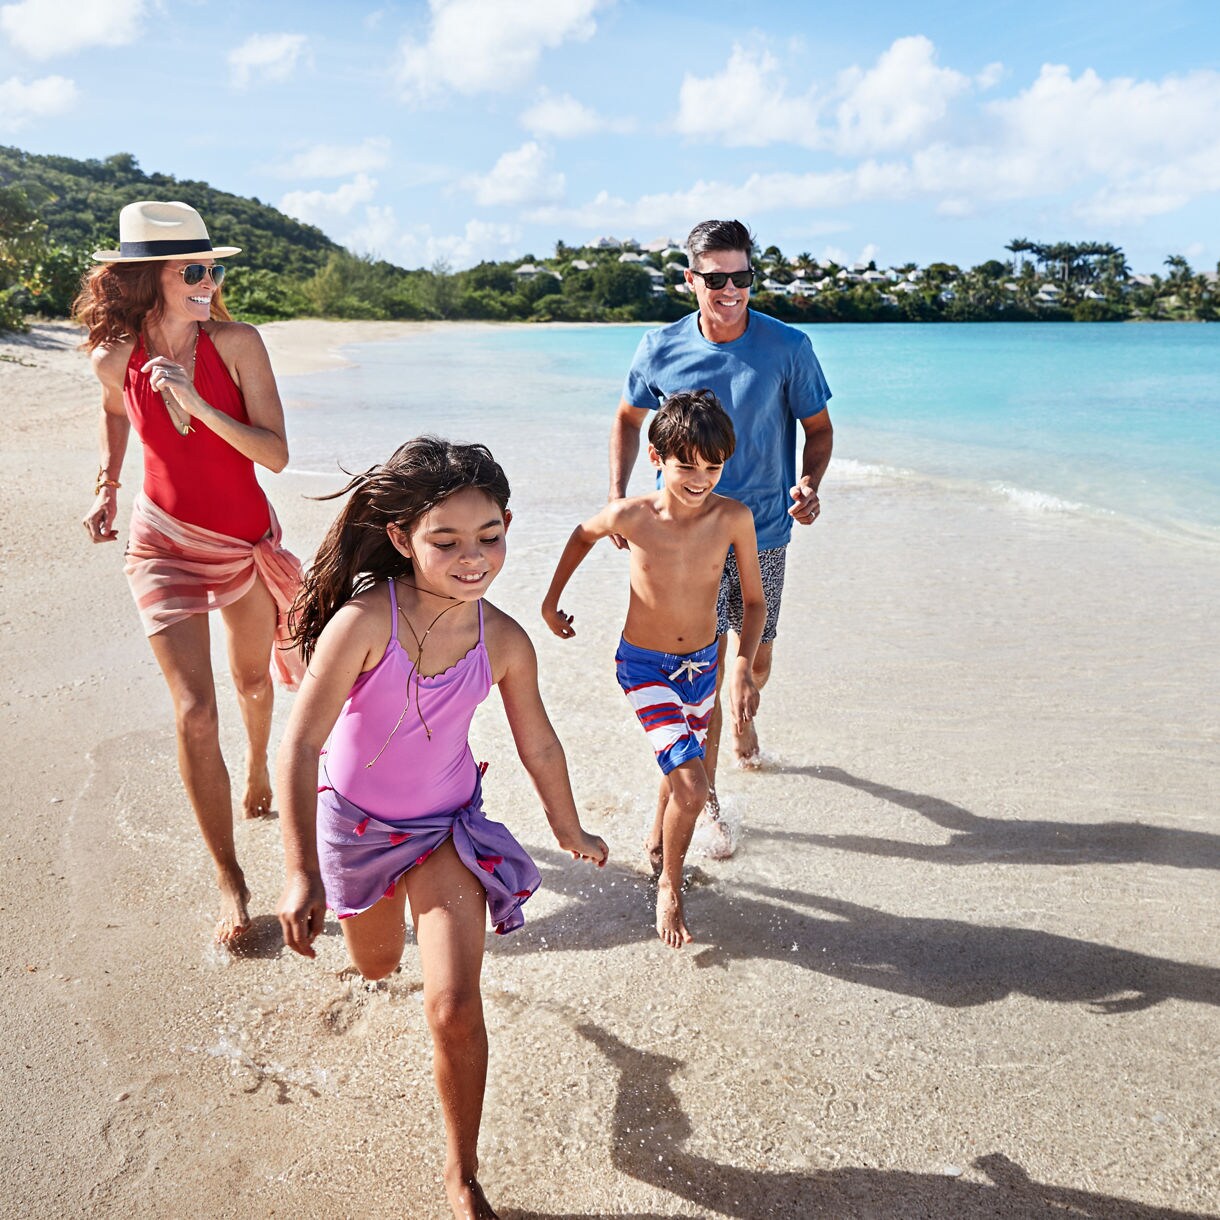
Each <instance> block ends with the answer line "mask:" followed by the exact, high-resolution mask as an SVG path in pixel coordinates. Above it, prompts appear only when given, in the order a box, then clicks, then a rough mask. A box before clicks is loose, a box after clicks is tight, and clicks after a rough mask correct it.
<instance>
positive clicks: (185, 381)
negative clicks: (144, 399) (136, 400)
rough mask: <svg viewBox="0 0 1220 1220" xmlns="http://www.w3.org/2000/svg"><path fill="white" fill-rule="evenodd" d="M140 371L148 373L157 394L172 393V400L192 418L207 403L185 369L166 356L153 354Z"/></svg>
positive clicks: (149, 380)
mask: <svg viewBox="0 0 1220 1220" xmlns="http://www.w3.org/2000/svg"><path fill="white" fill-rule="evenodd" d="M140 371H141V372H142V373H147V374H148V382H149V385H151V386H152V388H153V389H154V390H156V391H157V393H158V394H164V393H169V394H170V395H172V396H173V399H174V402H176V403H177V404H178V406H179V407H180V408H181V409H182V411H183V412H184V413H185V414H186V415H188V416H190V417H191V418H192V419H193V418H194V417H195V416H197V415H199V414H200V412H201V410H202V409H203V408H204V407H206V406H207V405H208V404H207V403H206V402H204V401H203V399H202V398H200V397H199V392H198V391H197V390H196V389H195V383H194V382H193V381H192V380H191V377H190V375H189V374H188V373H187V371H186V369H185V368H184V367H183V366H182V365H181V364H178V363H176V362H175V361H173V360H171V359H170V358H169V357H168V356H154V357H153V358H152V359H151V360H150V361H148V363H147V364H145V365H144V367H143V368H142V369H141V370H140Z"/></svg>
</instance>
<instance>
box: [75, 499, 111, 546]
mask: <svg viewBox="0 0 1220 1220" xmlns="http://www.w3.org/2000/svg"><path fill="white" fill-rule="evenodd" d="M117 507H118V505H117V502H116V496H115V494H114V488H113V487H104V488H103V489H102V490H101V491H99V492H98V494H97V499H96V500H94V501H93V507H92V508H91V509H90V510H89V511H88V512H87V513H86V514H85V515H84V517H82V518H81V524H82V525H83V526H84V527H85V529H87V530H88V531H89V540H90V542H113V541H114V540H115V539H116V538H117V537H118V536H119V533H118V530H116V529H114V517H115V509H116V508H117Z"/></svg>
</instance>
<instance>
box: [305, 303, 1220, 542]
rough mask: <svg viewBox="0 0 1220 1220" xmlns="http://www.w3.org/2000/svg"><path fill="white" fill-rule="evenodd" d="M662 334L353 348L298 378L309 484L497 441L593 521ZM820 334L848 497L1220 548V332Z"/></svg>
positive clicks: (513, 466) (524, 478) (928, 329)
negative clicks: (611, 437) (1145, 533)
mask: <svg viewBox="0 0 1220 1220" xmlns="http://www.w3.org/2000/svg"><path fill="white" fill-rule="evenodd" d="M646 329H647V328H646V327H642V326H565V327H554V328H551V327H542V326H539V327H493V326H465V325H454V326H449V327H438V328H434V329H430V330H427V331H422V332H418V333H414V334H411V335H410V336H407V337H405V338H403V339H402V340H399V341H395V342H387V343H378V344H367V345H357V346H354V347H352V348H351V349H349V353H348V354H349V356H350V358H352V359H353V360H355V361H357V362H358V365H357V367H355V368H350V369H343V370H339V371H336V372H334V373H329V374H325V375H322V376H312V377H309V378H289V379H285V382H284V392H285V397H286V400H287V401H288V403H289V407H290V417H289V424H290V429H291V435H292V443H293V466H294V469H297V470H303V471H319V472H323V473H330V472H332V471H334V470H335V463H336V461H339V462H342V463H343V464H345V465H348V466H350V467H353V468H354V467H359V466H363V465H367V464H369V463H372V462H374V461H378V460H380V459H381V458H383V457H385V456H386V455H387V454H388V453H389V452H390V451H391V450H392V449H393V448H394V447H395V446H396V445H397V444H398V443H400V442H401V441H402V440H404V439H406V438H407V437H408V436H411V435H415V434H417V433H420V432H426V431H433V432H439V433H441V434H442V435H446V436H451V437H453V438H454V439H463V440H481V441H484V442H485V443H487V444H488V445H489V446H490V447H491V448H492V451H493V452H494V453H496V454H497V456H498V457H500V458H501V460H502V462H503V463H504V464H505V466H506V468H507V469H508V473H509V476H510V478H511V479H513V480H514V484H515V492H516V491H517V490H518V489H519V488H523V487H528V495H529V496H530V498H531V500H533V499H535V498H537V499H538V500H539V501H540V503H541V504H542V505H544V506H545V507H546V508H548V509H554V508H557V507H559V506H560V504H562V506H563V508H564V510H565V511H569V512H570V511H576V512H578V513H583V512H585V511H587V509H588V508H589V507H591V505H592V504H596V502H597V499H598V498H600V497H601V496H602V495H603V494H604V487H605V482H606V476H605V467H606V457H605V453H606V434H607V429H608V426H609V421H610V416H611V413H612V412H613V409H614V407H615V405H616V404H617V402H618V399H619V395H620V392H621V388H622V381H623V377H624V375H625V373H626V369H627V366H628V364H629V363H630V360H631V355H632V352H633V351H634V349H635V346H636V344H637V342H638V341H639V337H640V335H641V334H643V332H644V331H645V330H646ZM803 329H805V330H806V331H807V333H808V334H809V335H810V338H811V340H812V342H813V344H814V348H815V350H816V351H817V353H818V355H819V358H820V359H821V361H822V365H823V367H824V369H825V372H826V376H827V379H828V381H829V383H830V386H831V389H832V390H833V392H834V398H833V400H832V402H831V415H832V418H833V420H834V425H835V463H834V465H833V466H832V471H831V478H832V480H833V479H842V478H856V479H861V478H865V479H866V478H872V477H878V476H879V477H883V478H886V479H887V480H893V479H897V480H901V481H911V482H927V481H931V482H932V483H934V484H942V485H944V484H949V485H952V486H955V487H961V488H967V489H971V490H973V491H974V492H975V493H977V494H978V495H980V496H984V497H987V498H993V497H998V498H1000V499H1001V500H1004V501H1007V502H1008V503H1009V504H1010V505H1011V506H1012V507H1014V508H1015V509H1017V510H1019V511H1023V512H1032V513H1038V514H1048V513H1049V514H1057V513H1080V512H1085V513H1103V514H1109V515H1115V516H1117V517H1119V518H1120V519H1122V520H1124V521H1130V522H1133V523H1138V524H1142V525H1145V526H1151V527H1153V528H1156V529H1165V530H1170V531H1173V532H1176V533H1186V534H1191V535H1195V536H1201V537H1205V538H1211V539H1213V540H1218V539H1220V390H1218V389H1217V387H1218V386H1220V327H1216V326H1208V325H1201V324H1185V323H1183V324H1176V323H1165V324H1157V325H1151V324H1149V325H1105V324H1047V325H1016V324H1010V325H1004V324H979V325H955V326H950V325H939V326H938V325H931V326H892V325H870V326H844V325H830V326H810V327H805V328H803ZM539 484H541V486H540V485H539ZM544 488H545V492H544ZM568 491H570V492H571V493H572V494H571V497H570V500H571V507H570V508H569V505H568V499H569V497H568V496H567V495H566V494H565V493H566V492H568ZM590 497H593V498H592V500H590Z"/></svg>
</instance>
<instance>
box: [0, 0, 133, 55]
mask: <svg viewBox="0 0 1220 1220" xmlns="http://www.w3.org/2000/svg"><path fill="white" fill-rule="evenodd" d="M147 7H148V5H147V4H146V3H145V0H85V2H84V3H82V0H20V2H19V3H17V4H6V5H4V6H3V7H0V31H3V32H4V33H5V34H7V35H8V38H9V41H10V42H11V43H12V44H13V46H15V47H16V48H17V49H18V50H19V51H21V52H23V53H24V54H25V55H28V56H29V57H30V58H31V59H53V58H54V57H55V56H57V55H72V54H74V53H75V52H77V51H80V50H82V49H83V48H85V47H121V46H123V45H124V44H126V43H129V42H134V41H135V38H136V36H137V35H138V34H139V33H140V23H141V20H142V18H143V16H144V11H145V9H146V8H147Z"/></svg>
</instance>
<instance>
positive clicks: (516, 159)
mask: <svg viewBox="0 0 1220 1220" xmlns="http://www.w3.org/2000/svg"><path fill="white" fill-rule="evenodd" d="M549 162H550V154H549V153H548V152H547V151H546V149H544V148H543V147H542V146H541V145H539V144H537V143H535V142H534V141H533V140H531V141H529V143H527V144H522V145H521V147H520V148H517V149H514V150H513V151H512V152H506V153H505V154H504V155H503V156H502V157H501V158H500V159H499V160H498V161H497V162H496V163H495V165H493V166H492V168H491V171H490V172H489V173H487V174H484V175H482V176H473V177H471V178H469V179H467V183H466V185H467V186H469V187H470V188H471V189H472V190H473V191H474V196H475V200H476V201H477V202H478V203H480V204H482V205H483V206H484V207H506V206H507V207H511V206H515V205H521V204H538V203H545V202H547V201H549V200H553V199H559V198H561V197H562V196H563V190H564V177H563V174H558V173H552V172H551V170H550V168H549Z"/></svg>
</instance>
